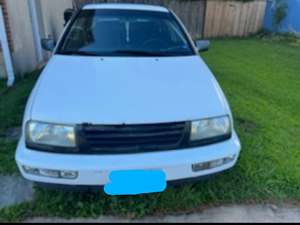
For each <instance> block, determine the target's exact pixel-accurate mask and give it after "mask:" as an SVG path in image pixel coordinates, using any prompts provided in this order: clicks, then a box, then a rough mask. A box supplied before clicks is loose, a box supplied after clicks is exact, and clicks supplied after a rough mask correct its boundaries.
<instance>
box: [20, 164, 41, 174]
mask: <svg viewBox="0 0 300 225" xmlns="http://www.w3.org/2000/svg"><path fill="white" fill-rule="evenodd" d="M23 170H24V172H25V173H28V174H32V175H39V174H40V171H39V169H37V168H33V167H30V166H23Z"/></svg>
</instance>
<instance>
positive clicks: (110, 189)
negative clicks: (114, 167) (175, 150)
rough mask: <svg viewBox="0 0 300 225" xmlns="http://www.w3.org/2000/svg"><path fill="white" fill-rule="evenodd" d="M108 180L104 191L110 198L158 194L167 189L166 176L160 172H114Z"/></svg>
mask: <svg viewBox="0 0 300 225" xmlns="http://www.w3.org/2000/svg"><path fill="white" fill-rule="evenodd" d="M109 178H110V183H108V184H107V185H105V187H104V191H105V193H106V194H108V195H112V196H115V195H140V194H149V193H158V192H163V191H164V190H166V188H167V182H166V175H165V173H164V172H163V171H160V170H153V171H151V170H131V171H114V172H111V174H110V176H109Z"/></svg>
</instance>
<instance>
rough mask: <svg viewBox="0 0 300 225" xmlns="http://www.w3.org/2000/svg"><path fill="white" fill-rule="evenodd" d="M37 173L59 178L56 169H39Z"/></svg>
mask: <svg viewBox="0 0 300 225" xmlns="http://www.w3.org/2000/svg"><path fill="white" fill-rule="evenodd" d="M39 175H40V176H43V177H51V178H59V177H60V174H59V171H57V170H45V169H40V174H39Z"/></svg>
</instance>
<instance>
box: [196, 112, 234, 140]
mask: <svg viewBox="0 0 300 225" xmlns="http://www.w3.org/2000/svg"><path fill="white" fill-rule="evenodd" d="M229 135H231V123H230V118H229V116H223V117H217V118H210V119H204V120H199V121H193V122H192V128H191V135H190V141H192V142H194V141H196V142H197V141H201V140H206V139H213V138H219V137H220V138H222V137H228V136H229Z"/></svg>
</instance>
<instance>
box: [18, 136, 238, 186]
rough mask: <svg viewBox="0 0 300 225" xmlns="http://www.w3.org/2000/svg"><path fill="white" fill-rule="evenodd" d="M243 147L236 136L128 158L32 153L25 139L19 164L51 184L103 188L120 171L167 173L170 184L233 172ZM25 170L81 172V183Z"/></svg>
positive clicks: (77, 180) (21, 146)
mask: <svg viewBox="0 0 300 225" xmlns="http://www.w3.org/2000/svg"><path fill="white" fill-rule="evenodd" d="M240 150H241V145H240V142H239V139H238V137H237V135H236V133H235V132H234V133H233V135H232V138H231V139H229V140H227V141H224V142H221V143H217V144H213V145H208V146H201V147H196V148H192V149H181V150H174V151H164V152H151V153H141V154H126V155H66V154H56V153H45V152H38V151H32V150H30V149H27V148H26V146H25V140H24V137H22V138H21V140H20V142H19V144H18V148H17V152H16V161H17V164H18V167H19V169H20V171H21V173H22V175H23V176H24V177H25V178H26V179H28V180H31V181H34V182H38V183H48V184H62V185H83V186H103V185H105V184H107V183H109V174H110V173H111V172H112V171H119V170H153V169H157V170H163V171H164V172H165V174H166V178H167V181H168V182H170V181H176V180H183V179H191V178H197V177H201V176H208V175H211V174H215V173H219V172H222V171H225V170H228V169H230V168H232V167H233V166H234V165H235V164H236V162H237V160H238V156H239V154H240ZM232 155H236V158H235V159H234V160H233V161H232V162H230V163H228V164H225V165H222V166H219V167H216V168H213V169H207V170H201V171H199V172H194V171H193V169H192V165H193V164H196V163H205V162H209V161H213V160H218V159H222V158H226V157H228V156H232ZM22 166H30V167H34V168H40V169H48V170H67V171H77V172H78V177H77V179H74V180H70V179H56V178H49V177H42V176H36V175H31V174H27V173H25V171H24V170H23V168H22Z"/></svg>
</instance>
